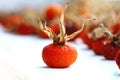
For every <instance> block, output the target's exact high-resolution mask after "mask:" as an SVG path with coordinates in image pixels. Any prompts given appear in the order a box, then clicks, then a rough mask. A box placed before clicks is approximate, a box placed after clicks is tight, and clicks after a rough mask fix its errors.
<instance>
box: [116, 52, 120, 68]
mask: <svg viewBox="0 0 120 80" xmlns="http://www.w3.org/2000/svg"><path fill="white" fill-rule="evenodd" d="M115 62H116V64H117V66H118V68H119V69H120V52H119V53H118V54H117V55H116V57H115Z"/></svg>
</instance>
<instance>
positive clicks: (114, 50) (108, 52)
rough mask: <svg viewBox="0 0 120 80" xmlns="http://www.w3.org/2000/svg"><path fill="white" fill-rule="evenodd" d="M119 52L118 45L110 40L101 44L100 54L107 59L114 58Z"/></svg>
mask: <svg viewBox="0 0 120 80" xmlns="http://www.w3.org/2000/svg"><path fill="white" fill-rule="evenodd" d="M118 53H120V47H118V46H117V45H115V44H114V43H112V42H111V41H108V42H105V43H104V44H103V49H102V55H103V56H104V57H105V59H107V60H114V59H115V57H116V55H117V54H118Z"/></svg>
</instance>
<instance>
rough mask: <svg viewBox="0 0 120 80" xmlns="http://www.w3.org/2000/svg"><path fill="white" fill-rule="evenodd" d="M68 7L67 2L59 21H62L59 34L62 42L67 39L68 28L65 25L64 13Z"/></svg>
mask: <svg viewBox="0 0 120 80" xmlns="http://www.w3.org/2000/svg"><path fill="white" fill-rule="evenodd" d="M67 7H68V3H66V5H65V7H64V9H63V12H62V14H61V17H60V19H59V23H60V34H59V37H60V38H59V39H60V40H59V41H60V42H64V41H65V34H66V30H65V26H64V13H65V9H66V8H67Z"/></svg>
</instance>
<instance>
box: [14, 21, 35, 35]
mask: <svg viewBox="0 0 120 80" xmlns="http://www.w3.org/2000/svg"><path fill="white" fill-rule="evenodd" d="M15 32H16V33H17V34H20V35H32V34H35V27H34V26H33V25H30V24H25V23H22V24H20V25H18V26H17V27H16V29H15Z"/></svg>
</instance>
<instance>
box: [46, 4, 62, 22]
mask: <svg viewBox="0 0 120 80" xmlns="http://www.w3.org/2000/svg"><path fill="white" fill-rule="evenodd" d="M62 11H63V7H62V5H60V4H52V5H49V6H47V7H46V10H45V12H44V15H45V18H46V20H52V19H54V18H58V17H60V15H61V13H62Z"/></svg>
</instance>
